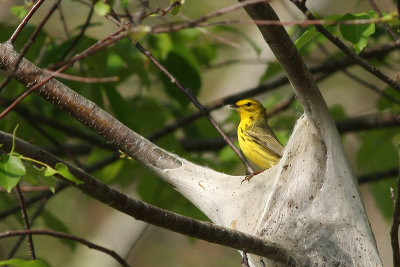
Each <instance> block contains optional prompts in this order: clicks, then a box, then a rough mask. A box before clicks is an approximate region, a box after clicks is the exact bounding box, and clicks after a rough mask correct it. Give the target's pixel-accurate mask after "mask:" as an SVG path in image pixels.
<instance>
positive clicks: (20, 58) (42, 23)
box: [0, 0, 61, 91]
mask: <svg viewBox="0 0 400 267" xmlns="http://www.w3.org/2000/svg"><path fill="white" fill-rule="evenodd" d="M60 1H61V0H58V1H57V2H56V3H55V4H54V5H53V6H52V7H51V9H50V10H49V12H48V13H47V15H46V16H45V17H44V18H43V19H42V21H41V22H40V24H39V25H38V26H37V27H36V28H35V30H34V32H33V33H32V35H31V37H29V40H28V41H27V42H26V43H25V45H24V47H23V48H22V50H21V53H20V54H19V56H18V59H17V61H16V63H15V66H14V69H17V68H18V66H19V63H20V62H21V60H22V58H23V57H24V56H25V54H26V52H28V49H29V48H30V47H31V45H32V44H33V43H34V42H35V39H36V37H37V35H38V34H39V32H40V31H41V29H42V28H43V26H44V25H45V24H46V22H47V21H48V19H49V18H50V17H51V15H52V14H53V12H54V11H55V10H56V9H57V8H58V5H59V3H60ZM32 9H33V8H32ZM14 34H15V32H14ZM14 34H13V36H14ZM12 38H13V37H11V38H10V40H9V42H10V43H11V44H12V43H13V42H12ZM15 38H16V37H15ZM9 81H10V75H8V76H7V77H6V78H5V79H4V80H3V81H2V82H1V84H0V91H1V90H2V89H3V88H4V87H5V86H6V85H7V83H8V82H9Z"/></svg>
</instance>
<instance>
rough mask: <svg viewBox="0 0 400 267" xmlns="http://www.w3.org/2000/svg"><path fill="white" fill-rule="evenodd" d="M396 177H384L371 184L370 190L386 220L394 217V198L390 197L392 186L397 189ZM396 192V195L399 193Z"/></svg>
mask: <svg viewBox="0 0 400 267" xmlns="http://www.w3.org/2000/svg"><path fill="white" fill-rule="evenodd" d="M396 180H397V179H396V177H394V178H393V179H384V180H381V181H377V182H373V183H371V184H370V190H371V192H372V194H373V196H374V199H375V202H376V205H377V206H378V208H379V210H380V211H381V212H382V214H383V216H384V217H385V219H386V220H388V221H389V220H391V219H392V218H393V200H392V199H391V197H390V187H391V188H394V189H396V188H397V184H396ZM397 194H398V192H397V193H395V195H397Z"/></svg>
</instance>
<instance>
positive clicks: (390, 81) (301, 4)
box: [291, 0, 400, 91]
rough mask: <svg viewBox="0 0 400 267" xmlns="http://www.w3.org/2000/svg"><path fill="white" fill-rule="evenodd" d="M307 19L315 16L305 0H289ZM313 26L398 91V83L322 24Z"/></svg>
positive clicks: (351, 57)
mask: <svg viewBox="0 0 400 267" xmlns="http://www.w3.org/2000/svg"><path fill="white" fill-rule="evenodd" d="M291 1H292V2H293V3H294V4H295V5H296V6H297V7H298V8H299V9H300V10H301V11H302V12H303V13H304V15H305V16H306V17H307V18H308V19H309V20H315V17H314V16H313V15H312V13H311V12H310V10H308V8H307V7H306V5H305V1H300V0H291ZM315 28H316V29H317V30H318V31H319V32H320V33H322V34H323V35H324V36H325V37H326V38H328V40H329V41H331V42H332V43H333V44H334V45H335V46H336V47H337V48H339V49H340V50H342V51H343V52H344V53H345V54H346V55H347V56H348V57H349V58H350V59H351V60H353V61H354V62H356V63H357V64H358V65H359V66H361V67H362V68H364V69H365V70H366V71H368V72H369V73H371V74H372V75H374V76H375V77H377V78H378V79H380V80H381V81H383V82H385V83H386V84H388V85H389V86H391V87H393V88H394V89H396V90H397V91H400V84H399V83H398V82H396V81H395V80H393V79H391V78H390V77H388V76H387V75H385V74H384V73H383V72H381V71H380V70H379V69H378V68H376V67H374V66H372V65H370V64H369V63H368V61H366V60H365V59H363V58H361V57H360V56H358V55H357V54H356V53H354V52H353V51H351V50H350V49H349V48H348V47H347V46H346V45H345V44H344V43H343V42H342V41H340V40H339V38H337V37H335V36H333V35H332V34H331V33H330V32H329V31H328V30H327V29H325V28H324V26H322V25H315Z"/></svg>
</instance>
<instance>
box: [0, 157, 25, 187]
mask: <svg viewBox="0 0 400 267" xmlns="http://www.w3.org/2000/svg"><path fill="white" fill-rule="evenodd" d="M25 173H26V171H25V166H24V164H23V163H22V160H21V159H20V158H19V157H17V156H11V155H0V186H1V187H4V188H5V189H6V191H7V192H8V193H10V192H11V190H12V189H13V188H14V186H16V185H17V183H18V182H19V180H20V179H21V176H22V175H25Z"/></svg>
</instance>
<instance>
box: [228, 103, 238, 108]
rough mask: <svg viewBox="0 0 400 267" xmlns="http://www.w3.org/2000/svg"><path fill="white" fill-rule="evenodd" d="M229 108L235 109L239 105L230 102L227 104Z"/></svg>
mask: <svg viewBox="0 0 400 267" xmlns="http://www.w3.org/2000/svg"><path fill="white" fill-rule="evenodd" d="M229 106H230V107H231V108H234V109H237V108H238V107H239V106H238V105H236V104H230V105H229Z"/></svg>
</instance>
